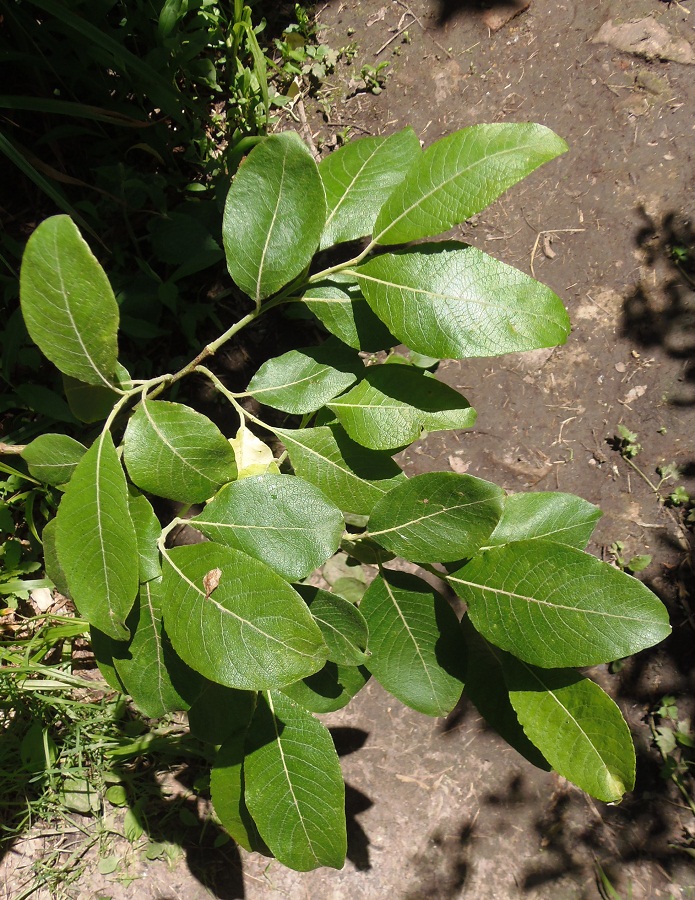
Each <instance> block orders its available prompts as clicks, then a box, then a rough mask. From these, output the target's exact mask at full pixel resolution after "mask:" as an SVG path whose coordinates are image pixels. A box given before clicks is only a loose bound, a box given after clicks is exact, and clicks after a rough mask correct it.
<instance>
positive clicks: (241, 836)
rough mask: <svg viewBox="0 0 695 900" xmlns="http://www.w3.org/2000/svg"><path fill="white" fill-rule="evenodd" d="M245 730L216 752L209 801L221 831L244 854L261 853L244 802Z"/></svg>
mask: <svg viewBox="0 0 695 900" xmlns="http://www.w3.org/2000/svg"><path fill="white" fill-rule="evenodd" d="M247 728H248V723H247V724H246V727H244V728H242V729H241V730H240V731H238V732H236V733H235V734H232V735H231V736H230V737H228V738H227V739H226V740H225V742H224V743H223V744H222V746H221V747H220V749H219V750H218V751H217V755H216V756H215V761H214V763H213V764H212V769H211V771H210V797H211V799H212V805H213V806H214V807H215V812H216V813H217V815H218V816H219V819H220V822H221V823H222V827H223V828H224V830H225V831H226V832H228V834H230V835H231V836H232V837H233V838H234V840H235V841H236V842H237V844H239V845H240V846H242V847H243V848H244V850H249V851H251V850H257V851H261V852H262V851H263V849H264V845H263V842H262V841H261V839H260V836H259V834H258V829H257V828H256V823H255V822H254V821H253V819H252V818H251V815H250V814H249V811H248V809H247V808H246V803H245V801H244V787H245V785H244V742H245V740H246V732H247Z"/></svg>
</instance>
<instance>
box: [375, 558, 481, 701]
mask: <svg viewBox="0 0 695 900" xmlns="http://www.w3.org/2000/svg"><path fill="white" fill-rule="evenodd" d="M360 611H361V612H362V614H363V616H364V618H365V619H366V621H367V625H368V627H369V649H370V650H371V652H372V655H371V657H370V659H369V660H368V661H367V663H366V666H367V668H368V669H369V671H370V672H371V673H372V675H373V676H374V677H375V678H376V680H377V681H378V682H379V683H380V684H381V685H382V686H383V687H385V688H386V690H387V691H389V692H390V693H391V694H393V695H394V697H397V698H398V699H399V700H400V701H401V702H402V703H405V704H406V706H410V707H412V709H416V710H418V712H422V713H425V715H428V716H445V715H447V714H448V713H450V712H451V710H452V709H453V708H454V707H455V706H456V704H457V703H458V700H459V697H460V696H461V691H462V690H463V679H464V676H465V665H466V663H465V653H466V647H465V644H464V641H463V637H462V635H461V631H460V629H459V623H458V620H457V618H456V616H455V614H454V611H453V610H452V609H451V607H450V606H449V604H448V603H447V602H446V600H445V599H444V598H443V597H442V596H441V595H440V594H439V593H438V592H437V591H435V590H434V588H432V587H430V585H429V584H427V582H425V581H423V580H422V579H421V578H417V577H416V576H415V575H410V574H408V573H406V572H394V571H391V570H388V569H384V570H382V573H381V577H379V578H376V579H375V580H374V581H373V582H372V583H371V585H370V586H369V587H368V588H367V592H366V593H365V595H364V597H363V598H362V603H361V604H360Z"/></svg>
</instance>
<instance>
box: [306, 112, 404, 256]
mask: <svg viewBox="0 0 695 900" xmlns="http://www.w3.org/2000/svg"><path fill="white" fill-rule="evenodd" d="M420 154H421V150H420V141H419V140H418V139H417V135H416V134H415V132H414V131H413V129H412V128H410V127H408V128H404V129H403V130H402V131H398V132H396V134H392V135H391V137H388V138H385V137H365V138H360V139H359V140H356V141H350V143H348V144H345V146H344V147H341V148H340V149H338V150H335V151H334V152H333V153H331V154H330V155H329V156H327V157H325V158H324V159H322V160H321V163H320V164H319V174H320V175H321V179H322V181H323V186H324V188H325V189H326V205H327V211H328V215H327V217H326V224H325V226H324V229H323V234H322V236H321V249H325V248H326V247H331V246H332V245H333V244H339V243H341V242H342V241H354V240H355V239H356V238H361V237H365V236H366V235H368V234H371V233H372V229H373V228H374V223H375V222H376V219H377V215H378V213H379V210H380V209H381V207H382V206H383V205H384V203H385V202H386V200H387V199H388V198H389V197H390V196H391V194H392V193H393V191H394V188H396V187H397V186H398V185H399V184H400V183H401V182H402V181H403V179H404V177H405V175H406V172H407V171H408V170H409V169H410V168H411V167H412V165H413V163H414V161H415V159H416V157H418V156H420Z"/></svg>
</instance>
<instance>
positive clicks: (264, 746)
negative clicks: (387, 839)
mask: <svg viewBox="0 0 695 900" xmlns="http://www.w3.org/2000/svg"><path fill="white" fill-rule="evenodd" d="M244 777H245V782H246V784H245V796H246V805H247V806H248V809H249V812H250V813H251V815H252V816H253V819H254V821H255V822H256V825H257V826H258V831H259V832H260V835H261V837H262V838H263V840H264V841H265V842H266V844H267V845H268V847H269V848H270V850H271V851H272V852H273V854H274V855H275V856H276V857H277V859H278V860H279V861H280V862H281V863H282V864H283V865H285V866H289V867H290V868H292V869H295V870H296V871H299V872H307V871H309V870H311V869H317V868H319V867H320V866H331V867H332V868H334V869H340V868H341V867H342V866H343V863H344V862H345V853H346V845H347V836H346V827H345V787H344V785H343V779H342V775H341V772H340V763H339V761H338V754H337V753H336V752H335V748H334V746H333V740H332V738H331V736H330V733H329V732H328V730H327V729H326V728H324V726H323V725H322V724H321V723H320V722H318V721H317V720H316V719H315V718H314V717H313V716H312V715H310V714H309V713H308V712H306V711H305V710H303V709H301V708H300V707H299V706H297V705H296V704H295V703H293V702H292V701H291V700H289V699H288V698H287V697H285V696H283V694H281V693H276V692H273V693H272V694H270V693H269V694H266V695H264V696H262V697H259V700H258V706H257V708H256V712H255V714H254V717H253V720H252V721H251V726H250V728H249V732H248V735H247V739H246V759H245V761H244Z"/></svg>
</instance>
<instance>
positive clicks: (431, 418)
mask: <svg viewBox="0 0 695 900" xmlns="http://www.w3.org/2000/svg"><path fill="white" fill-rule="evenodd" d="M328 408H329V409H330V410H332V411H333V412H334V413H335V414H336V416H337V417H338V421H339V422H340V424H341V425H342V426H343V428H344V429H345V431H346V432H347V433H348V435H349V436H350V437H351V438H352V439H353V441H357V443H359V444H362V446H364V447H369V448H370V449H372V450H392V449H396V448H397V447H404V446H406V445H407V444H410V443H412V442H413V441H415V440H417V439H418V438H419V437H420V435H421V434H422V432H423V431H447V430H453V429H459V428H470V427H471V425H473V423H474V422H475V417H476V412H475V410H474V409H472V408H471V406H470V404H469V403H468V401H467V400H466V398H465V397H462V396H461V394H459V393H458V391H455V390H454V389H453V388H450V387H449V386H448V385H446V384H443V383H442V382H441V381H437V379H436V378H433V377H431V376H430V375H426V374H424V373H423V372H422V371H421V370H420V369H416V368H414V367H410V366H398V367H396V366H372V367H370V368H368V369H367V370H366V372H365V375H364V378H363V379H362V381H360V382H359V383H358V384H356V385H355V387H353V388H352V389H351V390H349V391H348V392H347V393H346V394H342V395H341V396H340V397H336V398H335V400H333V401H332V402H331V403H329V404H328Z"/></svg>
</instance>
